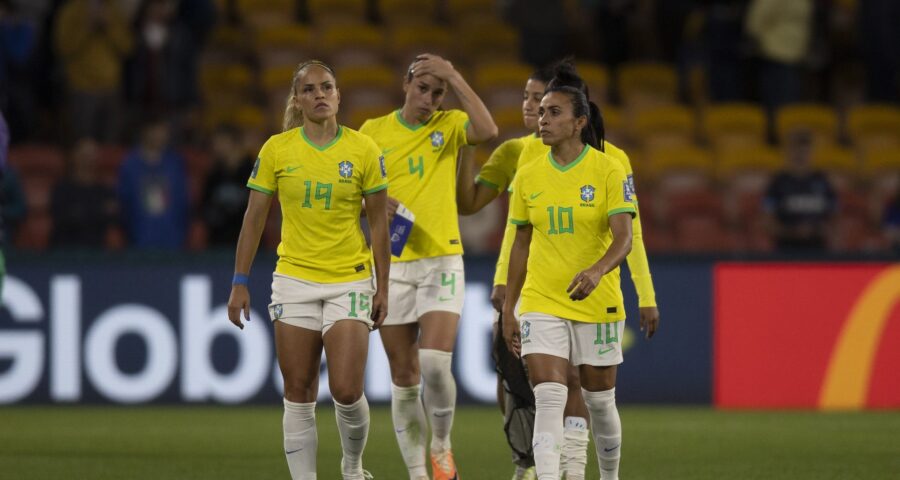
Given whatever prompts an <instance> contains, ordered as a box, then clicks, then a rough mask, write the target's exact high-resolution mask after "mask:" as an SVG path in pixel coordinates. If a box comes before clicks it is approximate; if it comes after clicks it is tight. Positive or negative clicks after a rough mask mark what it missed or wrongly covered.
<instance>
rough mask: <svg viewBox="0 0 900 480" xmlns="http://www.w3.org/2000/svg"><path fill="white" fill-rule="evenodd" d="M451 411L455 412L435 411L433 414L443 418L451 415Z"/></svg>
mask: <svg viewBox="0 0 900 480" xmlns="http://www.w3.org/2000/svg"><path fill="white" fill-rule="evenodd" d="M451 413H453V412H434V413H433V414H432V415H434V416H435V417H438V418H443V417H446V416H447V415H450V414H451Z"/></svg>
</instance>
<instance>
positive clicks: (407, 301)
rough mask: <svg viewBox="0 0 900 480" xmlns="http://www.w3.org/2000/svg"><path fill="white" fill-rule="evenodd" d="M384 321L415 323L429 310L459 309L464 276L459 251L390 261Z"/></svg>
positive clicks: (400, 323) (390, 322) (461, 306)
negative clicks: (386, 311) (452, 253)
mask: <svg viewBox="0 0 900 480" xmlns="http://www.w3.org/2000/svg"><path fill="white" fill-rule="evenodd" d="M390 279H391V283H390V290H389V293H388V305H389V307H388V316H387V319H385V321H384V324H385V325H407V324H410V323H415V322H417V321H418V320H419V317H421V316H422V315H424V314H426V313H428V312H436V311H441V312H451V313H455V314H457V315H459V314H460V313H462V309H463V303H464V302H465V297H466V276H465V273H464V272H463V259H462V255H448V256H444V257H433V258H422V259H419V260H413V261H411V262H396V263H392V264H391V275H390Z"/></svg>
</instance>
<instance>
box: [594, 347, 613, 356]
mask: <svg viewBox="0 0 900 480" xmlns="http://www.w3.org/2000/svg"><path fill="white" fill-rule="evenodd" d="M615 349H616V347H609V348H607V349H606V350H600V351H599V352H597V355H603V354H604V353H608V352H611V351H613V350H615Z"/></svg>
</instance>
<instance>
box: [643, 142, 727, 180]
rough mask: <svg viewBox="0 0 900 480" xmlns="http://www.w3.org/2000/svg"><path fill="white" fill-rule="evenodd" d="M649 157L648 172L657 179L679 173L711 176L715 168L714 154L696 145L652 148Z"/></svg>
mask: <svg viewBox="0 0 900 480" xmlns="http://www.w3.org/2000/svg"><path fill="white" fill-rule="evenodd" d="M647 159H648V162H649V171H648V173H650V174H651V175H652V176H654V177H656V178H657V179H661V178H663V177H666V176H674V175H676V174H679V173H688V174H698V175H701V176H703V177H709V178H711V177H712V174H713V170H714V168H713V167H714V165H713V160H712V155H710V153H709V152H708V151H706V150H704V149H701V148H697V147H694V146H681V147H673V148H657V149H652V150H649V151H648V152H647Z"/></svg>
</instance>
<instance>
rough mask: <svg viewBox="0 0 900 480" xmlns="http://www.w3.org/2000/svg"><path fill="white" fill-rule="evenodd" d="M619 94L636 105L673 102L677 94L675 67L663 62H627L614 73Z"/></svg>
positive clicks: (625, 101) (625, 100)
mask: <svg viewBox="0 0 900 480" xmlns="http://www.w3.org/2000/svg"><path fill="white" fill-rule="evenodd" d="M616 83H617V86H618V89H619V96H620V97H621V99H622V102H623V103H625V104H632V105H636V106H639V107H640V106H643V105H647V104H649V105H659V104H666V103H674V102H675V101H676V98H677V96H678V76H677V75H676V74H675V69H673V68H672V67H671V66H669V65H666V64H663V63H644V62H637V63H627V64H623V65H622V66H620V67H619V69H618V72H617V73H616Z"/></svg>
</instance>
